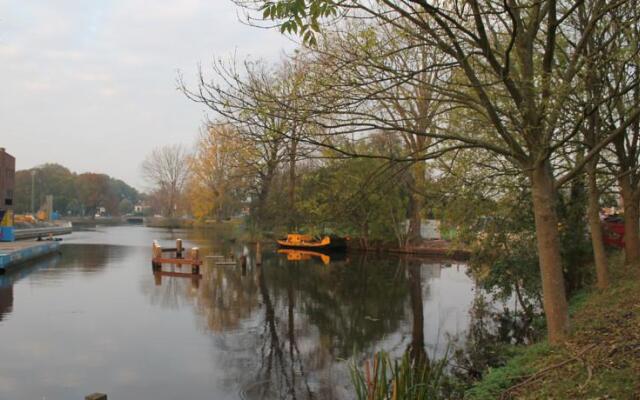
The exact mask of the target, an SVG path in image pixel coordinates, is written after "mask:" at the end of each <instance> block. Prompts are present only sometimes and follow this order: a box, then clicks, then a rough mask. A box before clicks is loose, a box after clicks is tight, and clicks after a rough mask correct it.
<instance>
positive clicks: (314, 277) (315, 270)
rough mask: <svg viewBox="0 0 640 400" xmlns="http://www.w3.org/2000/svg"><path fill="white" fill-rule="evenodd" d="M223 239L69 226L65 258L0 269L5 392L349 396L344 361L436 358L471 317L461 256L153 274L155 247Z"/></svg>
mask: <svg viewBox="0 0 640 400" xmlns="http://www.w3.org/2000/svg"><path fill="white" fill-rule="evenodd" d="M176 237H182V238H183V239H185V241H186V245H187V246H193V245H197V246H200V247H201V248H202V249H203V253H204V254H213V253H216V254H227V255H228V254H231V253H235V254H237V255H239V254H241V253H242V252H243V251H245V252H246V251H247V249H246V248H244V246H243V245H241V244H239V243H232V242H230V241H228V240H225V239H224V237H223V235H221V234H219V235H216V234H215V233H204V232H201V231H175V230H174V231H169V230H159V229H150V228H144V227H111V228H98V229H97V230H95V231H85V232H75V233H74V234H73V235H70V236H67V237H66V238H65V240H64V242H63V243H64V245H63V247H62V254H61V255H57V256H51V257H48V258H45V259H41V260H39V261H37V262H35V263H32V264H29V265H28V266H27V267H25V268H21V269H20V270H18V271H16V272H14V273H11V274H8V275H5V276H0V399H8V400H9V399H10V400H20V399H29V400H33V399H61V400H62V399H64V400H69V399H81V398H84V396H85V395H87V394H89V393H92V392H96V391H100V392H105V393H107V394H108V395H109V398H110V399H114V400H117V399H136V400H145V399H149V400H160V399H238V398H242V399H262V398H277V399H279V398H291V399H293V398H296V399H307V398H315V399H333V398H336V399H344V398H346V399H348V398H351V386H350V382H349V376H348V368H347V366H348V361H347V359H349V358H351V357H355V359H357V360H362V359H364V358H365V357H366V356H368V355H370V354H372V353H373V352H374V351H377V350H380V349H386V350H388V351H391V352H393V353H394V354H396V355H400V354H402V353H403V352H405V351H407V349H409V348H410V347H411V346H413V347H414V348H415V347H418V348H422V347H423V346H424V348H425V350H426V352H427V354H428V355H429V356H430V357H432V358H433V357H439V356H441V355H442V354H443V353H444V352H445V351H446V349H447V344H448V343H449V341H450V340H451V339H452V338H455V337H460V338H463V337H464V334H465V332H466V330H467V328H468V325H469V323H470V316H469V309H470V307H471V305H472V302H473V297H474V285H473V282H472V281H471V280H470V278H469V277H468V276H467V275H466V273H465V266H464V265H462V264H457V263H455V262H452V263H441V262H437V261H433V260H431V261H430V260H428V259H423V260H420V259H411V260H407V259H400V258H396V257H381V256H379V255H367V256H364V255H355V256H354V255H351V256H349V258H347V259H344V260H331V262H330V263H329V264H328V265H325V264H324V263H323V262H322V260H320V259H311V260H305V261H287V257H286V256H284V255H280V254H276V253H275V251H274V250H273V249H270V248H265V249H264V250H263V265H262V266H261V267H255V266H254V265H253V262H252V258H251V257H252V255H253V254H252V253H251V252H250V256H249V257H250V261H249V263H248V265H247V267H246V268H241V267H239V266H238V267H235V266H232V267H212V266H210V265H208V266H204V267H203V268H202V269H203V277H202V279H200V280H194V279H191V278H184V277H166V276H164V277H162V278H161V279H157V277H154V275H153V274H152V272H151V265H150V252H151V251H150V245H151V241H152V240H153V239H159V240H160V241H161V242H162V243H163V244H165V245H169V244H171V242H172V240H173V239H175V238H176Z"/></svg>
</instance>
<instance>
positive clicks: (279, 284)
mask: <svg viewBox="0 0 640 400" xmlns="http://www.w3.org/2000/svg"><path fill="white" fill-rule="evenodd" d="M254 258H255V257H251V255H250V257H249V260H250V262H248V263H247V264H246V265H244V264H242V265H238V266H215V265H213V264H210V265H206V266H203V268H202V279H198V280H195V281H194V280H193V279H188V278H187V279H185V278H182V277H164V276H163V277H162V279H161V280H158V279H157V278H156V280H155V286H153V287H152V286H151V285H146V286H145V288H146V290H147V291H148V295H149V298H150V300H151V302H152V303H153V304H155V305H160V306H163V307H178V306H179V305H181V304H186V303H189V304H191V305H192V306H193V309H194V310H195V312H196V314H197V315H198V316H199V318H198V320H199V326H201V327H203V328H205V329H207V330H208V331H209V332H211V333H212V334H214V338H215V340H214V342H215V344H214V346H215V347H216V348H217V350H222V351H218V352H217V358H216V362H217V363H219V364H221V365H224V366H225V369H224V370H225V376H224V378H223V379H222V384H226V385H231V386H234V385H237V387H238V390H239V391H240V392H241V393H242V396H243V397H245V398H256V399H263V398H283V399H285V398H286V399H298V398H303V399H307V398H327V399H331V398H344V397H345V396H346V393H347V392H348V390H349V387H350V383H349V381H348V379H347V371H346V368H345V363H344V361H343V360H345V359H347V358H350V357H352V356H355V357H359V358H364V357H367V356H368V355H370V354H371V353H373V352H375V351H377V350H379V349H380V348H386V349H387V350H391V351H393V352H395V353H396V354H402V353H404V352H405V351H407V352H409V354H410V355H411V357H412V358H413V359H414V360H415V361H419V362H424V361H427V360H428V354H427V350H429V351H430V352H431V355H432V356H433V357H439V356H441V355H442V352H443V351H444V350H446V345H447V343H442V345H441V346H440V343H439V342H440V341H441V340H442V341H444V340H445V338H449V336H451V335H454V336H455V335H457V334H458V333H459V332H458V331H459V329H460V328H461V327H460V326H459V323H461V322H463V321H464V320H465V319H466V318H467V317H468V316H467V314H466V311H467V309H466V307H468V303H467V304H465V300H467V301H471V299H472V293H471V288H472V285H471V282H470V280H469V279H468V278H467V277H466V276H465V274H464V271H463V270H460V269H459V268H458V270H457V271H451V272H453V274H454V275H457V279H459V282H457V283H458V285H456V282H455V281H454V282H447V283H445V284H444V286H445V287H446V286H447V284H448V283H452V285H450V287H449V288H447V290H448V291H449V292H450V293H448V294H449V295H455V294H456V292H457V291H458V292H459V293H458V294H462V296H461V297H459V298H457V299H450V300H451V304H455V307H454V308H456V310H455V312H453V313H451V314H450V315H446V314H448V313H449V311H450V310H447V309H446V307H445V308H443V305H445V304H446V303H447V302H446V301H443V299H442V298H432V297H431V291H430V286H431V284H432V282H434V281H435V282H438V284H439V285H442V284H443V282H442V281H441V274H442V270H443V268H444V269H447V270H453V269H454V268H452V267H451V266H447V265H444V264H441V263H432V264H425V263H424V260H418V259H407V258H401V257H380V256H379V255H368V254H358V255H351V256H350V258H349V259H346V258H343V260H342V261H341V262H334V261H333V260H331V262H329V263H327V264H325V263H324V262H320V261H321V260H318V259H317V257H311V256H310V257H298V256H295V257H294V258H293V260H292V257H291V254H289V253H282V252H281V251H278V252H277V253H276V252H272V253H265V254H263V263H262V265H261V266H258V265H256V264H255V263H254V262H251V260H253V259H254ZM458 267H459V266H458ZM149 274H150V275H151V273H149ZM196 281H197V283H196ZM460 283H462V285H460ZM457 286H462V290H461V291H460V287H457ZM160 299H162V300H160ZM425 302H426V303H427V304H428V306H429V307H428V308H429V312H428V313H426V314H425ZM434 311H435V312H434ZM425 315H429V316H434V315H435V316H436V319H429V320H425ZM443 316H444V317H445V320H442V319H441V317H443ZM447 317H453V319H452V320H447V319H446V318H447ZM450 322H453V323H450ZM425 325H428V326H429V327H435V330H434V329H429V330H428V331H427V332H428V333H431V332H435V335H433V336H431V337H429V338H428V340H427V339H426V338H425Z"/></svg>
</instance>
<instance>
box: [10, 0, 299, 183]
mask: <svg viewBox="0 0 640 400" xmlns="http://www.w3.org/2000/svg"><path fill="white" fill-rule="evenodd" d="M242 18H243V16H242V12H241V10H239V9H238V8H237V6H236V5H234V4H233V3H232V1H231V0H55V1H51V0H19V1H17V0H0V147H5V148H6V150H7V152H9V153H10V154H12V155H14V156H15V157H16V164H17V165H16V168H17V169H26V168H31V167H34V166H37V165H40V164H43V163H48V162H52V163H59V164H62V165H64V166H66V167H68V168H69V169H71V170H72V171H74V172H79V173H81V172H100V173H106V174H109V175H111V176H114V177H116V178H119V179H123V180H124V181H126V182H127V183H129V184H132V185H134V186H135V187H137V188H139V189H144V187H145V183H144V180H143V178H142V176H141V173H140V163H141V162H142V160H143V159H144V157H145V155H146V154H147V153H149V152H150V151H151V150H152V148H153V147H156V146H161V145H166V144H174V143H183V144H185V145H187V146H193V144H194V142H195V139H196V136H197V134H198V129H199V128H200V126H201V125H202V123H203V121H205V120H206V118H207V116H208V115H210V114H208V113H207V112H206V110H205V109H204V107H203V106H202V105H200V104H196V103H193V102H191V101H189V100H187V99H186V98H185V96H184V95H183V94H182V93H180V92H179V91H177V89H176V88H177V79H178V76H179V74H181V75H183V76H184V79H185V81H186V82H187V84H190V85H191V86H193V85H194V82H195V78H196V74H197V71H198V66H199V65H202V67H203V70H204V71H205V73H206V71H207V69H208V68H207V67H208V66H210V65H211V64H212V61H213V60H214V59H216V58H220V57H222V58H230V57H234V56H235V57H237V58H239V59H243V58H245V57H251V58H253V59H256V58H261V59H265V60H268V61H273V62H276V61H277V60H278V59H279V58H281V56H282V54H283V52H284V51H290V50H292V49H293V47H294V44H293V43H292V42H291V41H290V40H289V39H287V38H285V37H284V36H282V35H280V34H279V32H277V31H276V30H264V29H259V28H255V27H250V26H247V25H246V24H244V23H243V22H241V20H242ZM209 75H210V74H209Z"/></svg>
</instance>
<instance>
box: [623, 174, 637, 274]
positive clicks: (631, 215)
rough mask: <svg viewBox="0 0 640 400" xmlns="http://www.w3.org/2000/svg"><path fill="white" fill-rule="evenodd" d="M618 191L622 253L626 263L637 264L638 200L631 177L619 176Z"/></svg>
mask: <svg viewBox="0 0 640 400" xmlns="http://www.w3.org/2000/svg"><path fill="white" fill-rule="evenodd" d="M620 191H621V194H622V202H623V203H624V253H625V258H626V263H627V264H633V265H637V264H638V263H639V262H640V232H639V228H640V227H639V226H638V224H639V221H638V219H639V218H640V214H639V213H638V205H639V204H638V201H637V200H636V199H635V198H634V195H633V188H632V187H631V178H630V177H629V175H625V176H623V177H622V178H620Z"/></svg>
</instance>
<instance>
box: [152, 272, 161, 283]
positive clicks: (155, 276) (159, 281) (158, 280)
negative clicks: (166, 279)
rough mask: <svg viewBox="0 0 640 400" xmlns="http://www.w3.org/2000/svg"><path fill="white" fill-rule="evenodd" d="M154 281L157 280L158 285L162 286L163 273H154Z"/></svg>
mask: <svg viewBox="0 0 640 400" xmlns="http://www.w3.org/2000/svg"><path fill="white" fill-rule="evenodd" d="M153 281H154V282H155V284H156V286H162V274H160V273H155V274H153Z"/></svg>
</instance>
